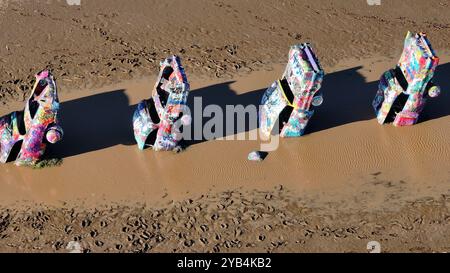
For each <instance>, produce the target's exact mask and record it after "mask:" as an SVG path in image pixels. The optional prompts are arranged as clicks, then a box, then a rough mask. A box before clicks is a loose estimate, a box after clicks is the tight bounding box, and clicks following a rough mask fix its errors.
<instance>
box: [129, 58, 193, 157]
mask: <svg viewBox="0 0 450 273" xmlns="http://www.w3.org/2000/svg"><path fill="white" fill-rule="evenodd" d="M188 95H189V83H188V80H187V77H186V74H185V72H184V69H183V66H182V65H181V61H180V58H179V57H178V56H171V57H169V58H167V59H165V60H164V61H163V62H161V68H160V73H159V75H158V79H157V81H156V84H155V86H154V88H153V93H152V96H151V97H150V98H149V99H147V100H143V101H141V102H140V103H139V104H138V106H137V109H136V110H135V112H134V115H133V130H134V136H135V139H136V142H137V144H138V147H139V149H141V150H142V149H144V148H146V147H152V148H153V149H154V150H155V151H159V150H164V151H169V150H174V149H178V148H179V146H178V143H179V141H180V140H181V129H182V126H184V125H188V124H189V123H190V115H188V114H185V113H184V112H186V111H185V109H186V103H187V98H188Z"/></svg>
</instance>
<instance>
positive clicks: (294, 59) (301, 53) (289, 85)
mask: <svg viewBox="0 0 450 273" xmlns="http://www.w3.org/2000/svg"><path fill="white" fill-rule="evenodd" d="M324 75H325V73H324V71H323V69H322V67H321V66H320V63H319V61H318V59H317V57H316V55H315V53H314V51H313V50H312V48H311V46H310V44H309V43H304V44H299V45H295V46H292V47H291V49H290V51H289V61H288V63H287V65H286V69H285V71H284V73H283V76H282V78H281V80H278V81H276V82H274V83H273V84H272V85H271V86H270V87H269V88H268V89H267V90H266V92H265V93H264V95H263V98H262V101H261V111H260V116H259V123H260V130H261V132H262V133H263V134H264V135H265V136H269V135H271V134H273V133H279V134H280V136H282V137H298V136H301V135H303V133H304V130H305V128H306V125H307V124H308V121H309V120H310V119H311V117H312V115H313V114H314V109H312V108H313V107H317V106H320V105H321V104H322V102H323V97H322V95H321V94H318V91H319V90H320V87H321V84H322V79H323V76H324ZM276 130H278V132H277V131H276Z"/></svg>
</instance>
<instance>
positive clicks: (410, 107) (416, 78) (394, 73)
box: [372, 32, 440, 126]
mask: <svg viewBox="0 0 450 273" xmlns="http://www.w3.org/2000/svg"><path fill="white" fill-rule="evenodd" d="M438 63H439V58H438V57H437V56H436V54H435V52H434V51H433V48H432V47H431V44H430V42H429V41H428V39H427V36H426V35H425V34H424V33H417V34H413V33H411V32H408V34H407V35H406V38H405V43H404V47H403V53H402V55H401V57H400V60H399V62H398V64H397V66H396V67H395V68H394V69H391V70H389V71H386V72H385V73H384V74H383V75H382V76H381V79H380V83H379V86H378V92H377V94H376V96H375V99H374V100H373V103H372V105H373V108H374V109H375V113H376V115H377V119H378V122H379V123H380V124H383V123H391V122H392V123H393V124H394V125H395V126H406V125H413V124H415V123H416V122H417V120H418V118H419V114H420V112H421V111H422V110H423V107H424V105H425V102H426V100H427V97H437V96H438V95H439V93H440V88H439V87H438V86H435V85H434V84H433V82H432V79H433V76H434V71H435V69H436V66H437V65H438Z"/></svg>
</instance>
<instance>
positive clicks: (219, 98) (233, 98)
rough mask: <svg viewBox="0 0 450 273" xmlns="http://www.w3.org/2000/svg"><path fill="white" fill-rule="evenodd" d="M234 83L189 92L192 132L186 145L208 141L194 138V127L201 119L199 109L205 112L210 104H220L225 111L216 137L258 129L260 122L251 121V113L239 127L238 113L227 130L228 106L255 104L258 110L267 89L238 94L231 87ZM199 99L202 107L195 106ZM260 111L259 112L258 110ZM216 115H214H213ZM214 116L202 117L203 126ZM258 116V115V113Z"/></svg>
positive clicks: (185, 142)
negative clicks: (243, 124)
mask: <svg viewBox="0 0 450 273" xmlns="http://www.w3.org/2000/svg"><path fill="white" fill-rule="evenodd" d="M232 83H234V81H229V82H225V83H220V84H215V85H211V86H207V87H204V88H200V89H196V90H192V91H191V93H190V94H189V98H188V106H189V109H190V111H191V115H192V125H191V126H192V127H191V128H192V130H191V131H192V132H191V136H192V137H191V140H186V141H184V145H186V146H190V145H194V144H198V143H201V142H204V141H206V139H205V138H203V139H201V140H199V139H195V138H194V129H195V128H196V127H199V126H198V124H197V123H198V121H200V119H196V118H195V117H196V114H197V115H198V114H199V113H197V112H199V110H200V111H201V112H203V111H204V110H205V108H206V107H208V105H215V106H218V107H219V108H220V109H221V111H222V113H223V117H222V119H221V120H222V125H223V128H222V131H221V132H220V130H219V131H215V132H217V133H216V137H217V138H220V137H226V136H230V135H235V134H238V133H242V132H248V131H250V130H253V129H257V128H258V123H257V121H256V122H250V121H249V115H248V114H246V115H245V119H246V120H245V128H238V125H237V124H238V116H237V114H235V115H234V123H233V124H232V125H234V126H233V127H231V125H228V126H229V128H228V130H227V122H229V120H227V115H226V108H227V106H233V108H234V107H236V106H238V105H242V106H243V107H244V108H246V107H247V106H255V107H256V108H255V109H256V111H258V107H259V104H260V102H261V98H262V95H263V94H264V91H265V89H260V90H254V91H250V92H246V93H243V94H237V93H236V92H235V91H234V90H232V89H231V87H230V85H231V84H232ZM196 99H197V100H198V99H201V102H202V105H201V106H202V107H201V108H199V107H198V106H197V108H198V109H197V108H196V107H194V101H195V100H196ZM257 113H258V112H257ZM213 117H214V115H213ZM213 117H203V119H202V124H201V128H204V125H205V124H206V122H208V120H211V119H212V118H213ZM256 118H257V115H256ZM214 130H217V128H215V127H214Z"/></svg>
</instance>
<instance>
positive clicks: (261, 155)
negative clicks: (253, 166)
mask: <svg viewBox="0 0 450 273" xmlns="http://www.w3.org/2000/svg"><path fill="white" fill-rule="evenodd" d="M267 155H268V153H267V152H261V151H253V152H251V153H249V154H248V157H247V159H248V160H250V161H263V160H264V159H265V158H266V156H267Z"/></svg>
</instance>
